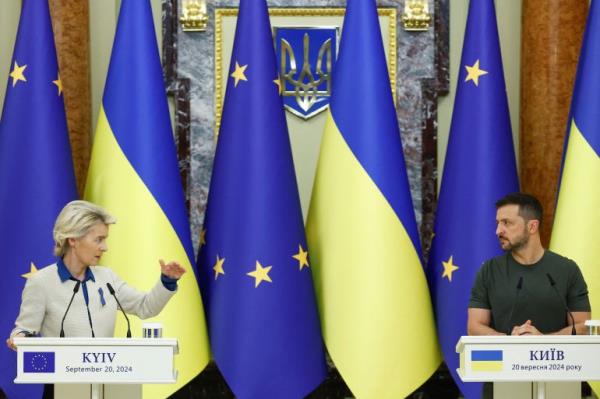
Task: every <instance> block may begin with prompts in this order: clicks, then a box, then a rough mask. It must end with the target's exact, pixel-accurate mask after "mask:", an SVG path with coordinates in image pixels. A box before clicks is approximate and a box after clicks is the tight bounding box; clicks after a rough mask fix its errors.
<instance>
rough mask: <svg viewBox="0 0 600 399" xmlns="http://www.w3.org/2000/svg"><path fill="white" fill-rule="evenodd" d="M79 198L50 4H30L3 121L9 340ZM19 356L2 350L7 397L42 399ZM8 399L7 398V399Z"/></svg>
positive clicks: (1, 322)
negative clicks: (26, 381) (25, 292)
mask: <svg viewBox="0 0 600 399" xmlns="http://www.w3.org/2000/svg"><path fill="white" fill-rule="evenodd" d="M75 198H77V189H76V184H75V174H74V173H73V160H72V159H71V145H70V143H69V137H68V132H67V121H66V117H65V107H64V102H63V93H62V83H61V80H60V75H59V72H58V64H57V62H56V49H55V46H54V36H53V33H52V22H51V20H50V11H49V9H48V2H47V1H32V0H28V1H23V7H22V10H21V19H20V22H19V29H18V32H17V40H16V43H15V48H14V53H13V58H12V60H11V64H10V74H9V76H8V85H7V88H6V97H5V102H4V110H3V112H2V120H1V121H0V228H1V229H2V234H1V235H0V237H1V238H0V253H1V254H2V257H3V261H2V268H1V270H2V272H1V274H2V278H0V303H1V304H2V312H0V331H1V332H2V334H3V336H5V337H6V336H8V334H9V333H10V331H11V330H12V329H13V328H14V323H15V319H16V318H17V315H18V313H19V305H20V302H21V290H22V289H23V287H24V285H25V279H26V278H27V277H28V276H29V274H30V273H34V272H35V271H36V270H37V268H40V267H43V266H46V265H48V264H50V263H53V262H55V258H54V256H53V253H52V251H53V248H54V244H53V240H52V228H53V226H54V220H55V219H56V216H57V215H58V213H59V212H60V210H61V209H62V207H63V206H64V205H65V204H66V203H67V202H69V201H71V200H74V199H75ZM16 358H17V356H16V353H15V352H13V351H12V350H10V349H8V348H7V347H6V345H3V346H2V348H0V389H2V390H3V391H4V393H5V394H6V395H7V396H8V397H9V398H10V399H29V398H35V397H40V396H41V389H40V388H41V387H40V386H38V385H35V386H32V385H15V384H13V380H14V379H15V376H16V370H17V364H16V363H17V362H16ZM0 396H2V395H0Z"/></svg>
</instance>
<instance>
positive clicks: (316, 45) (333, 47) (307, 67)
mask: <svg viewBox="0 0 600 399" xmlns="http://www.w3.org/2000/svg"><path fill="white" fill-rule="evenodd" d="M274 36H275V50H276V53H277V62H278V69H279V78H280V79H281V85H282V95H283V103H284V105H285V108H286V109H287V110H288V111H290V112H291V113H293V114H294V115H296V116H298V117H300V118H303V119H309V118H311V117H313V116H315V115H317V114H318V113H320V112H321V111H324V110H325V109H327V107H328V105H329V98H330V96H331V82H332V80H331V79H332V69H333V64H334V62H335V58H336V56H337V48H338V36H339V29H338V28H337V27H331V28H330V27H275V28H274Z"/></svg>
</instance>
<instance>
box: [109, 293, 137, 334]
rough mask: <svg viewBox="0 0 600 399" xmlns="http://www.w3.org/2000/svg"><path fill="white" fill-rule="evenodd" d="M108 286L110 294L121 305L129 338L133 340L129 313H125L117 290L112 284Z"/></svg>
mask: <svg viewBox="0 0 600 399" xmlns="http://www.w3.org/2000/svg"><path fill="white" fill-rule="evenodd" d="M106 286H107V287H108V292H110V295H112V296H113V297H114V298H115V301H117V305H119V309H121V312H123V316H125V320H127V338H131V326H130V324H129V318H128V317H127V313H125V311H124V310H123V306H121V302H119V300H118V299H117V295H116V294H115V289H114V288H113V287H112V285H110V283H106Z"/></svg>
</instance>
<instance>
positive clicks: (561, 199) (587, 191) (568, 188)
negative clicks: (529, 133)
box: [550, 0, 600, 392]
mask: <svg viewBox="0 0 600 399" xmlns="http://www.w3.org/2000/svg"><path fill="white" fill-rule="evenodd" d="M599 110H600V2H598V0H593V1H592V2H591V5H590V10H589V15H588V20H587V26H586V30H585V35H584V38H583V46H582V48H581V54H580V55H579V65H578V67H577V77H576V80H575V89H574V91H573V98H572V102H571V119H570V120H569V130H568V134H569V136H568V138H567V140H566V145H565V150H564V151H565V154H564V164H563V169H562V176H561V180H560V191H559V193H558V203H557V206H556V213H555V216H554V226H553V229H552V239H551V240H550V249H551V250H553V251H556V252H558V253H559V254H561V255H564V256H566V257H568V258H571V259H573V260H574V261H575V262H577V264H578V265H579V267H580V268H581V271H582V273H583V276H584V277H585V281H586V283H587V285H588V290H589V295H590V304H591V305H592V319H597V318H599V317H600V316H599V315H600V266H599V265H598V259H600V246H599V245H598V243H599V242H600V212H599V211H598V208H599V206H598V204H600V185H599V184H598V182H599V181H600V158H599V156H600V119H599V118H598V115H599V114H598V112H599ZM591 385H592V388H593V389H594V391H595V392H600V384H599V383H597V382H596V383H591Z"/></svg>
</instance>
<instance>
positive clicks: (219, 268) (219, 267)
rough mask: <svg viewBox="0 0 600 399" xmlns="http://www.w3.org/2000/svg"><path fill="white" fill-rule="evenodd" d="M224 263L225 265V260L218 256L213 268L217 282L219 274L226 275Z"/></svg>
mask: <svg viewBox="0 0 600 399" xmlns="http://www.w3.org/2000/svg"><path fill="white" fill-rule="evenodd" d="M223 263H225V258H219V255H217V262H216V263H215V265H214V266H213V270H214V271H215V280H216V279H217V278H219V274H223V275H224V274H225V270H223Z"/></svg>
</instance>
